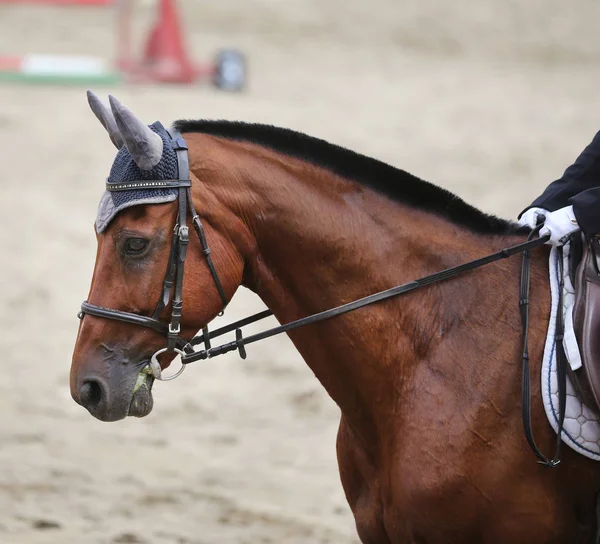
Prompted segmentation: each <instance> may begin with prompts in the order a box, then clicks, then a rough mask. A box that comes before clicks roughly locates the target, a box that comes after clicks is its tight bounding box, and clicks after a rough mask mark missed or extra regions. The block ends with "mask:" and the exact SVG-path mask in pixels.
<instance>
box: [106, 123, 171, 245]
mask: <svg viewBox="0 0 600 544" xmlns="http://www.w3.org/2000/svg"><path fill="white" fill-rule="evenodd" d="M150 129H151V130H152V131H153V132H154V133H156V134H158V135H159V136H160V137H161V138H162V141H163V153H162V157H161V159H160V161H159V162H158V164H156V165H155V166H154V167H153V168H152V169H151V170H142V169H141V168H139V167H138V165H137V164H136V163H135V161H134V160H133V157H132V156H131V154H130V153H129V151H128V150H127V147H125V146H122V147H121V149H119V151H118V153H117V156H116V157H115V160H114V162H113V165H112V167H111V169H110V174H109V176H108V179H107V180H106V181H107V183H115V184H119V183H127V182H131V181H140V180H170V179H178V178H179V169H178V166H177V153H176V152H175V150H174V149H173V145H172V141H173V140H172V139H171V137H170V135H169V133H168V132H167V130H166V129H165V128H164V127H163V126H162V124H161V123H160V122H158V121H157V122H156V123H153V124H152V125H150ZM176 198H177V189H151V190H150V189H148V190H144V189H134V190H132V191H105V192H104V195H102V199H101V200H100V205H99V206H98V216H97V217H96V231H97V232H98V233H101V232H103V231H104V230H105V229H106V227H107V226H108V224H109V223H110V222H111V221H112V220H113V219H114V217H115V216H116V215H117V213H119V212H120V211H121V210H124V209H125V208H129V207H130V206H137V205H139V204H163V203H165V202H172V201H173V200H175V199H176Z"/></svg>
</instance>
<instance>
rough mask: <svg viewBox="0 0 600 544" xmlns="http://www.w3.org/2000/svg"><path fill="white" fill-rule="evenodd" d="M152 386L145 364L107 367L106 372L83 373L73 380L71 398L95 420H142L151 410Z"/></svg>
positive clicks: (151, 378) (149, 372)
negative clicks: (128, 418) (133, 418)
mask: <svg viewBox="0 0 600 544" xmlns="http://www.w3.org/2000/svg"><path fill="white" fill-rule="evenodd" d="M140 366H141V370H140ZM153 383H154V377H153V376H152V372H151V371H150V370H149V367H148V365H147V362H144V363H142V364H141V365H140V364H136V365H134V364H131V365H129V364H116V365H107V368H106V372H103V373H86V374H85V375H83V376H82V377H81V379H79V380H76V383H75V384H74V385H75V387H74V388H72V390H71V395H72V397H73V399H74V400H75V402H77V403H78V404H80V405H81V406H83V407H84V408H86V409H87V411H88V412H89V413H90V414H92V415H93V416H94V417H95V418H97V419H99V420H101V421H119V420H120V419H124V418H125V417H127V416H135V417H144V416H147V415H148V414H149V413H150V412H151V411H152V406H153V404H154V403H153V399H152V385H153Z"/></svg>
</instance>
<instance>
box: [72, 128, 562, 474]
mask: <svg viewBox="0 0 600 544" xmlns="http://www.w3.org/2000/svg"><path fill="white" fill-rule="evenodd" d="M169 134H170V136H171V145H172V146H173V149H174V150H175V151H176V153H177V161H178V169H179V179H177V180H158V181H141V180H140V181H133V182H128V183H122V184H115V183H109V182H107V184H106V189H107V190H108V191H131V190H135V189H153V188H154V189H164V188H170V189H177V192H178V197H177V200H178V206H179V209H178V213H177V218H176V220H175V226H174V230H173V241H172V244H171V251H170V255H169V263H168V266H167V273H166V275H165V279H164V281H163V290H162V295H161V297H160V299H159V301H158V304H157V305H156V308H155V310H154V312H153V314H152V317H147V316H142V315H139V314H134V313H132V312H125V311H121V310H114V309H112V308H103V307H101V306H97V305H95V304H90V303H89V302H87V301H84V302H83V303H82V304H81V311H80V312H79V314H78V317H79V318H80V319H83V317H84V316H85V315H86V314H89V315H92V316H95V317H101V318H104V319H113V320H116V321H121V322H123V323H129V324H133V325H140V326H143V327H148V328H151V329H153V330H154V331H156V332H158V333H159V334H161V335H163V336H165V337H166V339H167V346H166V347H165V348H162V349H160V350H158V351H157V352H156V353H154V354H153V355H152V357H151V360H150V363H149V367H150V368H149V370H148V373H151V374H152V375H153V376H154V378H155V379H158V380H165V381H166V380H172V379H174V378H176V377H177V376H179V375H180V374H181V373H182V372H183V370H184V369H185V368H186V366H187V365H188V364H190V363H193V362H196V361H200V360H204V359H211V358H214V357H217V356H219V355H223V354H225V353H229V352H231V351H237V352H238V353H239V355H240V357H241V358H242V359H245V358H246V346H247V345H249V344H253V343H254V342H258V341H259V340H265V339H266V338H270V337H272V336H276V335H278V334H282V333H284V332H288V331H291V330H293V329H297V328H299V327H304V326H306V325H311V324H314V323H318V322H320V321H325V320H326V319H331V318H333V317H336V316H339V315H342V314H345V313H348V312H352V311H354V310H358V309H359V308H363V307H364V306H368V305H370V304H374V303H376V302H380V301H383V300H387V299H390V298H393V297H397V296H400V295H404V294H406V293H410V292H411V291H415V290H417V289H420V288H422V287H426V286H428V285H432V284H434V283H438V282H441V281H444V280H447V279H450V278H453V277H455V276H457V275H459V274H461V273H463V272H467V271H469V270H475V269H477V268H480V267H482V266H485V265H487V264H490V263H493V262H495V261H499V260H501V259H506V258H508V257H511V256H513V255H516V254H518V253H522V254H523V264H522V269H521V284H520V297H519V298H520V300H519V307H520V311H521V321H522V326H523V343H524V346H523V360H522V363H523V376H522V407H523V414H522V415H523V426H524V430H525V436H526V438H527V441H528V443H529V445H530V447H531V449H532V450H533V452H534V453H535V455H536V456H537V457H538V458H539V460H540V462H541V463H542V464H544V465H545V466H548V467H555V466H556V465H557V464H558V463H559V454H560V444H561V433H562V428H563V421H564V415H565V404H566V356H565V354H564V350H563V348H562V337H563V336H562V335H563V322H562V312H561V311H559V312H558V317H557V330H556V340H555V341H556V343H557V346H559V347H558V349H557V371H558V381H559V391H558V392H559V409H560V419H559V430H558V434H557V442H556V453H555V455H554V458H553V459H548V458H547V457H545V456H544V455H543V454H542V453H541V452H540V450H539V449H538V447H537V445H536V443H535V440H534V439H533V433H532V428H531V398H530V397H531V387H530V374H529V353H528V325H529V319H528V307H529V283H530V277H531V274H530V260H531V257H530V250H531V249H534V248H536V247H539V246H541V245H543V244H545V243H546V242H547V241H548V239H549V236H544V237H541V238H534V236H535V235H537V234H538V233H539V230H540V228H541V225H539V226H538V227H536V228H535V229H533V230H532V231H531V233H530V235H529V237H528V238H527V241H525V242H522V243H520V244H517V245H514V246H510V247H507V248H504V249H502V250H500V251H498V252H496V253H492V254H491V255H487V256H485V257H481V258H479V259H475V260H473V261H469V262H467V263H463V264H461V265H458V266H454V267H451V268H447V269H445V270H441V271H439V272H436V273H434V274H431V275H429V276H425V277H423V278H419V279H416V280H413V281H410V282H408V283H404V284H402V285H398V286H396V287H392V288H390V289H386V290H384V291H379V292H377V293H374V294H372V295H368V296H366V297H363V298H360V299H358V300H355V301H353V302H348V303H346V304H342V305H340V306H336V307H335V308H331V309H328V310H324V311H322V312H318V313H316V314H312V315H309V316H307V317H303V318H301V319H297V320H295V321H291V322H289V323H285V324H283V325H279V326H277V327H273V328H271V329H267V330H265V331H262V332H259V333H257V334H253V335H251V336H247V337H244V336H243V333H242V327H245V326H247V325H250V324H252V323H256V322H257V321H261V320H262V319H265V318H267V317H269V316H271V315H273V313H272V312H271V311H270V310H265V311H262V312H259V313H256V314H253V315H251V316H248V317H246V318H244V319H241V320H238V321H236V322H234V323H231V324H229V325H226V326H224V327H221V328H218V329H215V330H214V331H212V332H211V331H209V330H208V327H204V328H203V329H202V334H199V335H196V336H194V337H193V338H191V339H190V340H189V342H188V341H185V340H184V339H183V338H181V336H179V333H180V322H181V315H182V307H183V300H182V293H183V272H184V264H185V259H186V255H187V246H188V243H189V229H188V227H187V224H186V220H187V210H188V208H189V211H190V213H191V215H192V224H193V226H194V230H195V232H196V234H197V236H198V238H199V240H200V245H201V247H202V254H203V255H204V257H205V258H206V262H207V265H208V268H209V270H210V273H211V276H212V278H213V281H214V283H215V287H216V289H217V291H218V293H219V296H220V298H221V302H222V304H223V310H222V311H221V313H220V314H219V315H223V312H224V309H225V307H226V305H227V298H226V295H225V291H224V290H223V286H222V283H221V281H220V279H219V275H218V273H217V271H216V269H215V266H214V264H213V261H212V257H211V251H210V247H209V246H208V242H207V240H206V235H205V233H204V228H203V226H202V223H201V221H200V218H199V216H198V214H197V213H196V210H195V208H194V205H193V202H192V197H191V190H190V187H191V180H190V179H189V178H188V177H187V176H188V175H189V164H188V155H187V149H188V148H187V144H186V143H185V140H184V139H183V137H182V136H181V134H180V133H179V132H177V131H175V130H173V129H170V130H169ZM559 249H560V248H559ZM559 262H560V263H561V266H562V259H559ZM561 278H562V269H561ZM560 296H561V300H560V301H559V304H560V303H561V301H562V285H561V295H560ZM169 301H171V317H170V322H169V323H168V324H166V323H164V322H163V321H160V320H159V317H160V315H161V313H162V312H163V311H164V309H165V308H166V307H167V305H168V304H169ZM560 307H562V306H560V305H559V308H560ZM232 331H235V340H234V341H232V342H227V343H224V344H221V345H218V346H214V347H213V346H212V345H211V340H213V339H215V338H218V337H220V336H223V335H224V334H227V333H229V332H232ZM199 344H204V349H201V350H199V351H195V350H194V346H197V345H199ZM165 352H167V353H178V354H179V355H180V356H181V363H182V366H181V369H180V370H179V371H178V372H177V373H176V374H174V375H173V376H170V377H169V378H165V377H163V376H162V374H161V367H160V363H159V362H158V356H159V355H160V354H162V353H165ZM146 368H148V367H146Z"/></svg>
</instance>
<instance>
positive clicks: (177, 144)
mask: <svg viewBox="0 0 600 544" xmlns="http://www.w3.org/2000/svg"><path fill="white" fill-rule="evenodd" d="M167 132H168V133H169V136H170V138H171V146H172V148H173V150H174V151H175V153H176V154H177V168H178V172H179V174H178V176H179V179H169V180H136V181H129V182H125V183H111V182H109V181H108V180H107V182H106V190H107V191H111V192H112V191H134V190H136V189H143V190H153V189H177V202H178V208H179V209H178V211H177V217H176V219H175V226H174V228H173V240H172V242H171V251H170V253H169V261H168V265H167V272H166V275H165V279H164V280H163V288H162V294H161V297H160V298H159V300H158V303H157V305H156V308H155V309H154V312H153V314H152V317H146V316H142V315H139V314H134V313H131V312H124V311H122V310H114V309H111V308H103V307H102V306H97V305H95V304H90V303H89V302H87V301H84V302H83V303H82V304H81V311H80V312H79V314H78V315H79V318H80V319H82V318H83V316H84V315H85V314H89V315H93V316H95V317H103V318H105V319H114V320H116V321H122V322H123V323H130V324H133V325H142V326H144V327H149V328H151V329H153V330H155V331H156V332H158V333H160V334H162V335H163V336H166V338H167V347H166V348H162V349H159V350H158V351H157V352H156V353H155V354H154V355H152V358H151V362H150V365H151V369H152V374H153V375H154V377H155V378H156V379H159V380H161V379H162V380H171V379H173V378H176V377H177V376H179V374H181V372H183V370H184V369H185V365H182V367H181V369H180V371H179V372H178V373H177V374H175V375H174V376H171V377H169V378H165V377H163V376H162V373H161V369H160V364H159V363H158V356H159V355H160V354H162V353H165V352H167V353H178V354H179V355H181V356H182V357H183V356H185V355H186V354H192V353H193V352H194V349H193V347H192V344H191V343H188V342H186V341H185V340H183V339H182V338H181V336H179V333H180V331H181V314H182V309H183V299H182V293H183V271H184V265H185V259H186V256H187V247H188V243H189V228H188V226H187V212H188V208H189V212H190V215H191V216H192V224H193V225H194V230H195V231H196V234H197V235H198V238H199V240H200V245H201V247H202V254H203V255H204V257H205V259H206V263H207V264H208V268H209V270H210V273H211V275H212V277H213V280H214V282H215V286H216V288H217V291H218V292H219V296H220V297H221V303H222V305H223V310H224V309H225V306H226V305H227V298H226V296H225V291H224V290H223V285H222V283H221V280H220V279H219V275H218V274H217V271H216V269H215V266H214V263H213V260H212V257H211V252H210V248H209V247H208V242H207V241H206V235H205V233H204V227H203V226H202V222H201V221H200V217H199V216H198V214H197V213H196V209H195V208H194V202H193V200H192V195H191V186H192V182H191V180H190V178H189V177H188V176H189V171H190V170H189V159H188V147H187V144H186V142H185V140H184V138H183V136H182V135H181V133H180V132H178V131H176V130H174V129H169V130H168V131H167ZM171 296H172V302H171V317H170V321H169V323H168V324H165V323H163V322H162V321H160V319H159V318H160V315H161V314H162V312H163V310H164V309H165V308H166V307H167V305H168V304H169V301H170V300H171ZM222 313H223V311H221V314H222ZM203 333H204V334H205V335H206V337H207V338H208V337H209V332H208V328H207V327H205V328H204V329H203Z"/></svg>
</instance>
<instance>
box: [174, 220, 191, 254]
mask: <svg viewBox="0 0 600 544" xmlns="http://www.w3.org/2000/svg"><path fill="white" fill-rule="evenodd" d="M177 237H178V238H179V260H180V261H185V257H186V254H187V246H188V243H189V241H190V229H188V228H187V227H186V226H185V225H183V226H181V227H179V231H178V232H177Z"/></svg>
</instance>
